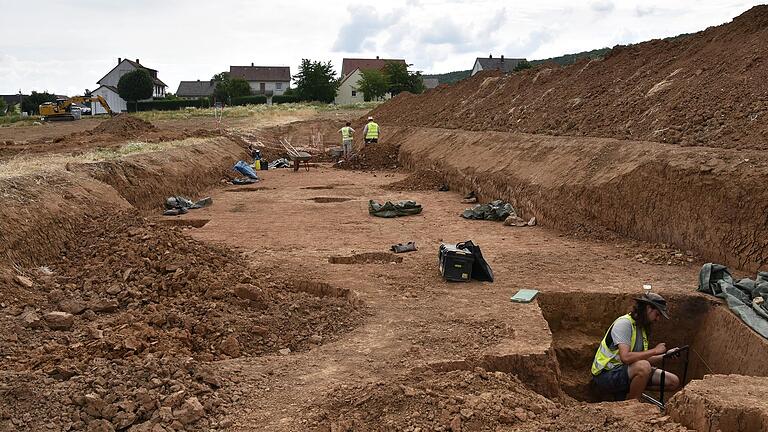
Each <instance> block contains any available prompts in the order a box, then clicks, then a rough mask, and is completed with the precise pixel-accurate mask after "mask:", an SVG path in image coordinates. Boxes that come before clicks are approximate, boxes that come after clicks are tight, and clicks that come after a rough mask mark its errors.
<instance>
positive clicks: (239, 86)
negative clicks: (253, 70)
mask: <svg viewBox="0 0 768 432" xmlns="http://www.w3.org/2000/svg"><path fill="white" fill-rule="evenodd" d="M228 93H229V96H231V97H241V96H250V94H251V85H250V84H248V81H246V80H244V79H242V78H232V79H230V80H229V89H228Z"/></svg>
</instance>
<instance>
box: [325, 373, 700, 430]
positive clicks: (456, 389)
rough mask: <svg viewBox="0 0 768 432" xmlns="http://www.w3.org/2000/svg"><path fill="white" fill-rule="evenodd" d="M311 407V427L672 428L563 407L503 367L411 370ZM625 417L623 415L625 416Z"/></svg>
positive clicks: (340, 391) (676, 427)
mask: <svg viewBox="0 0 768 432" xmlns="http://www.w3.org/2000/svg"><path fill="white" fill-rule="evenodd" d="M328 399H329V402H328V404H327V406H325V407H324V408H323V409H321V410H320V411H319V412H317V413H316V414H315V418H314V420H313V423H314V424H313V425H311V428H312V429H313V430H317V431H337V430H338V431H352V430H354V431H389V430H410V431H416V430H424V431H463V430H467V431H488V430H510V431H511V430H515V431H573V432H577V431H578V432H582V431H591V430H602V431H616V432H620V431H637V432H640V431H677V430H682V431H684V430H686V429H685V428H681V427H680V426H679V425H675V424H672V423H667V421H666V420H661V421H659V420H658V419H653V416H646V420H645V421H643V420H636V419H634V418H633V416H627V415H626V413H624V414H622V413H621V412H618V413H612V412H610V411H607V410H601V409H600V408H597V407H594V408H592V407H588V406H584V405H576V406H567V405H563V404H560V403H556V402H553V401H551V400H549V399H547V398H545V397H544V396H542V395H540V394H538V393H536V392H534V391H532V390H531V389H529V388H528V387H526V386H525V385H524V384H523V383H522V382H521V381H520V380H519V379H517V377H515V376H514V375H509V374H506V373H502V372H487V371H485V370H483V369H480V368H477V369H475V370H474V371H453V372H448V373H445V374H438V373H436V372H432V371H427V372H424V373H421V374H416V375H414V376H413V377H408V378H400V379H395V380H393V381H390V382H377V383H372V384H366V385H359V386H356V387H353V388H346V389H343V388H342V389H336V390H334V391H332V392H331V393H330V394H329V396H328ZM628 417H629V418H628Z"/></svg>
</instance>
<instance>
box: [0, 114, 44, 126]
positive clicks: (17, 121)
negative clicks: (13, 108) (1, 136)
mask: <svg viewBox="0 0 768 432" xmlns="http://www.w3.org/2000/svg"><path fill="white" fill-rule="evenodd" d="M36 121H40V117H39V116H31V117H22V116H20V115H16V114H14V115H4V116H0V127H4V126H11V125H14V126H29V125H31V124H32V123H34V122H36Z"/></svg>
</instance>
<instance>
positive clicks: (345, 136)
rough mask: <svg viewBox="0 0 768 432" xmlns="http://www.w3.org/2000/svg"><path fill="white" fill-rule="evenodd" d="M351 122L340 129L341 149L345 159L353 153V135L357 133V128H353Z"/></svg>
mask: <svg viewBox="0 0 768 432" xmlns="http://www.w3.org/2000/svg"><path fill="white" fill-rule="evenodd" d="M350 124H351V123H350V122H347V125H346V126H344V127H343V128H341V129H339V133H340V134H341V151H342V154H343V155H344V159H349V157H350V156H351V155H352V135H353V134H354V133H355V130H354V129H352V127H351V126H350Z"/></svg>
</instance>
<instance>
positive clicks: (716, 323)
mask: <svg viewBox="0 0 768 432" xmlns="http://www.w3.org/2000/svg"><path fill="white" fill-rule="evenodd" d="M634 297H636V296H635V295H630V294H605V293H545V294H543V295H540V297H539V300H538V301H539V305H540V307H541V309H542V312H543V314H544V318H545V319H546V320H547V322H548V323H549V327H550V330H551V331H552V338H553V348H554V350H555V355H556V357H557V361H558V364H559V369H560V371H559V372H560V379H559V381H560V387H561V389H562V390H563V391H564V392H565V393H567V394H568V395H570V396H571V397H573V398H575V399H578V400H581V401H587V402H600V401H604V400H607V399H605V398H602V397H601V396H600V395H598V394H596V393H595V392H594V391H593V390H592V388H591V386H590V381H591V373H590V367H591V364H592V361H593V359H594V355H595V351H596V350H597V347H598V345H599V343H600V341H601V340H602V338H603V336H604V335H605V332H606V331H607V329H608V327H610V325H611V323H612V322H613V320H615V319H616V318H617V317H619V316H621V315H623V314H626V313H627V312H628V311H630V310H631V308H632V306H633V304H634ZM665 297H666V298H667V301H668V303H669V308H670V319H669V320H662V321H661V322H659V323H656V324H655V325H654V328H653V329H652V333H651V334H650V345H651V346H655V345H656V344H658V343H660V342H664V343H666V345H667V347H668V348H672V347H676V346H682V345H689V346H690V353H689V359H690V360H689V366H688V374H687V377H686V378H687V379H686V384H687V382H690V380H694V379H701V378H703V377H704V375H705V374H714V373H717V374H742V375H753V376H765V375H766V372H765V370H764V367H763V366H762V363H763V360H762V359H765V358H766V357H765V353H764V351H765V349H766V348H765V347H766V344H765V343H764V341H763V340H762V339H761V338H760V337H759V336H758V335H756V334H755V333H754V332H752V331H751V330H750V329H749V328H748V327H746V326H745V325H744V324H743V323H742V322H741V321H740V320H739V319H738V318H737V317H735V316H734V315H733V314H732V313H731V312H730V311H729V310H728V308H727V307H725V306H723V305H720V304H719V303H718V302H717V300H715V299H713V298H709V297H706V296H704V295H697V294H692V295H676V294H671V295H667V294H666V293H665ZM665 368H666V369H667V370H669V371H671V372H673V373H675V374H677V375H678V376H679V377H680V378H681V379H682V376H683V361H682V359H679V360H674V359H672V360H669V361H667V364H666V365H665ZM671 396H672V395H671V394H666V396H665V398H669V397H671Z"/></svg>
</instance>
